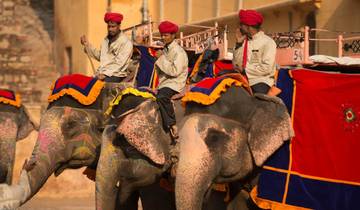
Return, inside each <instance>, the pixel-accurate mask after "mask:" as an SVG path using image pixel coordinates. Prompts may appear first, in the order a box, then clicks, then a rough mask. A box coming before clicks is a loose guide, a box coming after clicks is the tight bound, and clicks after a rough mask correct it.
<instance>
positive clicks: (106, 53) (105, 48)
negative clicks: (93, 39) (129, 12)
mask: <svg viewBox="0 0 360 210" xmlns="http://www.w3.org/2000/svg"><path fill="white" fill-rule="evenodd" d="M85 50H86V51H87V52H89V54H90V56H91V57H93V58H95V59H96V60H98V61H100V66H99V68H98V69H97V72H96V74H104V75H106V76H108V77H111V76H115V77H126V76H128V74H129V72H128V71H127V67H128V66H129V63H130V62H131V56H132V52H133V44H132V42H131V40H130V39H129V38H128V37H127V36H126V35H125V34H124V33H122V32H121V33H120V34H119V37H118V38H117V39H116V40H115V41H113V42H112V43H111V44H110V46H109V39H108V38H107V37H106V38H105V39H104V41H103V42H102V44H101V48H100V50H98V49H96V48H94V47H92V46H91V45H90V44H89V45H88V46H87V47H86V48H85Z"/></svg>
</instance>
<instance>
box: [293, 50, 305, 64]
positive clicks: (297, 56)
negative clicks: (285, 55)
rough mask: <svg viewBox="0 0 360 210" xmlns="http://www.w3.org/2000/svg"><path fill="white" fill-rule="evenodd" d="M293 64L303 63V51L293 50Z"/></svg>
mask: <svg viewBox="0 0 360 210" xmlns="http://www.w3.org/2000/svg"><path fill="white" fill-rule="evenodd" d="M293 53H294V54H293V62H302V61H303V51H302V49H294V50H293Z"/></svg>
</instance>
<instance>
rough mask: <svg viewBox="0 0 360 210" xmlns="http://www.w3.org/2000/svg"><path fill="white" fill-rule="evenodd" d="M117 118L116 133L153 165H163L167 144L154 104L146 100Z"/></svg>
mask: <svg viewBox="0 0 360 210" xmlns="http://www.w3.org/2000/svg"><path fill="white" fill-rule="evenodd" d="M119 118H120V119H119V124H118V127H117V129H116V131H117V132H118V133H121V134H123V135H124V136H125V138H126V140H127V141H128V143H129V144H131V145H132V146H133V147H135V148H136V149H137V150H138V151H139V152H141V153H142V154H143V155H145V156H147V157H148V158H150V159H151V160H152V161H153V162H154V163H156V164H159V165H163V164H164V163H165V160H166V154H167V152H166V151H167V150H168V149H167V147H168V144H167V142H166V134H165V132H164V131H163V129H162V126H161V125H162V122H161V119H160V116H159V111H158V107H157V106H156V103H155V102H153V101H150V100H147V101H145V102H143V103H141V104H140V105H139V106H137V107H136V108H134V109H132V110H129V111H127V112H126V113H124V114H122V115H121V116H119Z"/></svg>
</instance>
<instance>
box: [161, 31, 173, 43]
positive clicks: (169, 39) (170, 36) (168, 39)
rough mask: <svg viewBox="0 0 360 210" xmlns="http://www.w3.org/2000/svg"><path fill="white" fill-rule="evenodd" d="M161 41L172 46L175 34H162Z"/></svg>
mask: <svg viewBox="0 0 360 210" xmlns="http://www.w3.org/2000/svg"><path fill="white" fill-rule="evenodd" d="M161 39H162V40H163V42H164V43H165V44H170V43H171V42H172V41H174V39H175V34H170V33H164V34H161Z"/></svg>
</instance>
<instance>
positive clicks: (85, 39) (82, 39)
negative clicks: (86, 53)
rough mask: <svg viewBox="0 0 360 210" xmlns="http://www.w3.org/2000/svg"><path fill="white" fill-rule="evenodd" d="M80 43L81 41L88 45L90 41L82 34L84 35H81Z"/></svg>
mask: <svg viewBox="0 0 360 210" xmlns="http://www.w3.org/2000/svg"><path fill="white" fill-rule="evenodd" d="M80 43H81V44H82V45H84V46H87V45H88V44H89V41H88V39H87V38H86V36H85V35H82V36H81V37H80Z"/></svg>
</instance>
